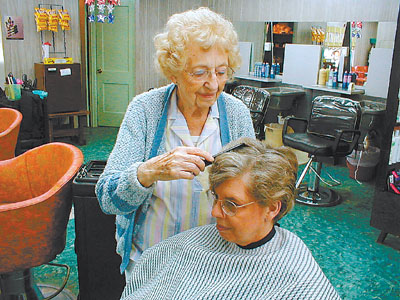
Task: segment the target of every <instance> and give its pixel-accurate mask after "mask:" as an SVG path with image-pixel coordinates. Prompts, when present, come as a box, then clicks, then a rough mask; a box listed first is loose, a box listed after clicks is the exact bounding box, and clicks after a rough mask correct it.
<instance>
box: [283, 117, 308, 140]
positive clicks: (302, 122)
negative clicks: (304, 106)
mask: <svg viewBox="0 0 400 300" xmlns="http://www.w3.org/2000/svg"><path fill="white" fill-rule="evenodd" d="M294 124H296V125H298V126H293V125H294ZM289 126H290V127H291V128H292V129H293V130H294V131H295V132H306V129H307V126H308V121H307V120H306V119H303V118H297V117H286V118H285V123H283V130H282V136H283V135H284V134H286V133H287V128H288V127H289ZM299 127H300V129H299V130H295V128H297V129H298V128H299Z"/></svg>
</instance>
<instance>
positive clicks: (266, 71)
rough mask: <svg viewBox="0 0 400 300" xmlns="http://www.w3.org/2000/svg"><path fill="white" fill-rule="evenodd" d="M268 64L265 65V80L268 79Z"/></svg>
mask: <svg viewBox="0 0 400 300" xmlns="http://www.w3.org/2000/svg"><path fill="white" fill-rule="evenodd" d="M269 69H270V67H269V63H266V64H265V78H269Z"/></svg>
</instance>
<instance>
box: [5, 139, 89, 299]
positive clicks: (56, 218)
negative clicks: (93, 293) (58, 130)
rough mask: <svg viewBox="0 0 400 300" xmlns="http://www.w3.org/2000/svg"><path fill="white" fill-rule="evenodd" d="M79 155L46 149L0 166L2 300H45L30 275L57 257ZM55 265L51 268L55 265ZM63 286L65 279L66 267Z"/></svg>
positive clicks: (70, 149)
mask: <svg viewBox="0 0 400 300" xmlns="http://www.w3.org/2000/svg"><path fill="white" fill-rule="evenodd" d="M82 162H83V154H82V152H81V151H80V150H79V149H78V148H76V147H75V146H72V145H69V144H65V143H49V144H45V145H42V146H40V147H36V148H34V149H31V150H29V151H27V152H25V153H23V154H21V155H19V156H18V157H15V158H12V159H8V160H3V161H0V299H1V300H12V299H28V300H31V299H35V300H36V299H43V295H42V293H41V291H40V289H39V288H38V287H37V285H36V284H35V283H34V280H33V275H32V274H31V271H30V269H31V268H32V267H35V266H39V265H42V264H45V263H48V262H50V261H52V260H54V259H55V258H56V255H58V254H59V253H61V252H62V251H63V249H64V247H65V243H66V228H67V224H68V219H69V215H70V211H71V206H72V179H73V177H74V176H75V174H76V173H77V171H78V170H79V167H80V166H81V165H82ZM53 265H54V264H53ZM57 266H63V267H65V268H66V269H67V275H66V279H65V280H64V284H63V286H62V287H61V288H60V289H58V290H57V291H56V292H55V294H54V295H52V296H50V297H48V298H46V299H51V297H54V296H55V295H56V294H59V293H60V292H61V291H62V289H63V287H64V286H65V284H66V283H67V280H68V276H69V267H68V266H66V265H57Z"/></svg>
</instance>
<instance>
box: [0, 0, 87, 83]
mask: <svg viewBox="0 0 400 300" xmlns="http://www.w3.org/2000/svg"><path fill="white" fill-rule="evenodd" d="M39 3H51V4H58V5H63V6H64V9H67V10H68V12H69V14H70V16H71V21H70V24H71V30H69V31H66V32H65V39H66V48H67V56H68V57H72V58H73V59H74V62H81V52H80V51H81V50H80V49H81V44H80V35H79V34H80V30H79V11H78V0H50V1H39V0H29V1H27V0H13V1H8V0H0V7H1V15H2V17H3V16H21V17H22V18H23V23H24V40H6V39H5V33H4V28H2V29H3V30H2V31H3V33H2V42H3V49H4V69H5V72H6V73H8V72H12V73H13V74H14V75H15V76H16V77H18V78H21V76H22V74H27V75H28V78H34V67H33V64H34V63H39V62H41V59H42V53H41V48H42V47H41V36H40V33H39V32H37V31H36V24H35V19H34V8H35V7H38V4H39ZM1 24H2V25H1V26H3V19H2V22H1ZM62 35H63V32H62V31H61V29H60V27H59V32H58V33H55V37H56V51H58V49H63V48H64V47H63V44H62V40H63V39H59V38H61V37H62ZM44 39H46V40H45V41H50V42H51V35H49V34H45V35H44ZM60 40H61V42H60ZM62 51H63V50H62ZM61 56H63V55H61ZM0 80H1V81H3V80H4V78H0Z"/></svg>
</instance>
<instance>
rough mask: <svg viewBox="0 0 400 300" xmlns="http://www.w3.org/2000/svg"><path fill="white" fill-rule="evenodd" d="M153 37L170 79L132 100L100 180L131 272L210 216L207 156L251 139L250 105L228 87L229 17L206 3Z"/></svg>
mask: <svg viewBox="0 0 400 300" xmlns="http://www.w3.org/2000/svg"><path fill="white" fill-rule="evenodd" d="M154 42H155V47H156V50H157V51H156V63H157V64H158V65H159V67H160V69H161V71H162V73H163V74H164V75H165V76H166V78H168V79H169V80H171V82H172V84H170V85H168V86H165V87H161V88H158V89H153V90H151V91H149V92H147V93H144V94H141V95H139V96H136V97H135V98H134V99H133V100H132V102H131V103H130V105H129V107H128V109H127V112H126V114H125V117H124V120H123V122H122V124H121V127H120V130H119V133H118V137H117V141H116V144H115V147H114V149H113V151H112V153H111V154H110V157H109V159H108V162H107V166H106V168H105V170H104V172H103V174H102V175H101V176H100V178H99V180H98V183H97V186H96V194H97V197H98V199H99V202H100V206H101V208H102V210H103V211H104V212H105V213H107V214H116V215H117V217H116V226H117V233H116V238H117V253H119V254H120V255H121V256H122V263H121V272H123V271H124V270H126V272H125V275H126V276H129V273H130V269H131V268H132V266H133V265H134V261H137V260H138V258H139V257H140V255H141V253H142V252H143V251H144V250H145V249H147V248H149V247H150V246H153V245H155V244H156V243H158V242H160V241H162V240H163V239H165V238H167V237H169V236H172V235H174V234H177V233H179V232H182V231H184V230H187V229H189V228H193V227H196V226H198V225H204V224H209V223H211V222H212V221H213V220H212V218H211V216H209V211H210V210H211V207H212V199H209V197H207V193H206V191H207V190H208V181H207V176H206V175H204V172H203V171H204V169H205V162H206V161H208V162H211V161H213V157H212V155H213V154H215V153H216V152H218V151H219V150H220V149H221V148H222V146H223V145H226V144H227V143H229V142H230V141H232V140H236V139H238V138H240V137H242V136H247V137H254V130H253V126H252V121H251V117H250V113H249V111H248V109H247V108H246V106H245V105H244V104H243V103H242V102H241V101H240V100H238V99H236V98H234V97H232V96H231V95H228V94H226V93H224V92H223V89H224V86H225V83H226V81H227V80H228V78H230V76H231V75H232V72H233V71H234V70H235V69H237V68H238V66H239V63H240V56H239V48H238V39H237V34H236V32H235V31H234V29H233V26H232V24H231V23H230V22H229V21H227V20H226V19H224V18H223V17H221V16H220V15H218V14H216V13H214V12H212V11H210V10H209V9H207V8H199V9H197V10H191V11H187V12H184V13H180V14H175V15H173V16H172V17H171V18H170V19H169V20H168V23H167V25H166V28H165V31H164V32H163V33H160V34H158V35H157V36H156V37H155V39H154Z"/></svg>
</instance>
